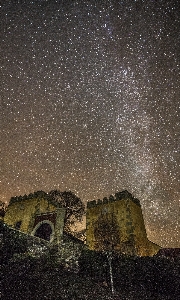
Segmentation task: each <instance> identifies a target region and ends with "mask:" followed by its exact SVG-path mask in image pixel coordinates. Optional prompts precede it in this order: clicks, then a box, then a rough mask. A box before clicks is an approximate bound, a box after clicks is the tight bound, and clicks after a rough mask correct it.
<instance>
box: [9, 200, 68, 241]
mask: <svg viewBox="0 0 180 300" xmlns="http://www.w3.org/2000/svg"><path fill="white" fill-rule="evenodd" d="M64 216H65V209H64V208H58V205H57V204H55V203H51V201H49V200H48V199H47V198H46V197H43V195H39V196H38V195H36V194H35V195H33V194H32V196H31V197H29V196H26V197H15V198H12V199H11V201H10V204H9V206H8V208H7V211H6V214H5V216H4V222H5V223H6V224H7V225H8V226H10V227H13V228H15V229H19V230H20V231H22V232H24V233H27V234H32V235H34V234H35V232H36V231H35V229H36V228H37V229H38V225H41V224H42V223H46V222H47V224H50V225H51V228H52V236H51V239H50V241H54V242H56V243H58V244H59V243H60V241H61V237H62V235H63V227H64Z"/></svg>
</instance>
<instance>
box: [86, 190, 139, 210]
mask: <svg viewBox="0 0 180 300" xmlns="http://www.w3.org/2000/svg"><path fill="white" fill-rule="evenodd" d="M125 199H130V200H132V201H133V202H134V203H135V204H137V205H138V206H140V207H141V204H140V201H139V200H138V199H137V198H134V197H133V196H132V194H131V193H129V192H128V191H126V190H125V191H122V192H117V193H115V196H113V195H110V196H109V198H107V197H104V198H103V199H102V200H101V199H98V200H92V201H88V202H87V208H92V207H95V206H98V205H103V204H108V203H111V202H114V201H120V200H125Z"/></svg>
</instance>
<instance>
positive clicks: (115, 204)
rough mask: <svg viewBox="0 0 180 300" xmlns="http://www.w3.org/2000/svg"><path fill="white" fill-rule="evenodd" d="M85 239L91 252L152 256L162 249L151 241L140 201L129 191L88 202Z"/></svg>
mask: <svg viewBox="0 0 180 300" xmlns="http://www.w3.org/2000/svg"><path fill="white" fill-rule="evenodd" d="M86 236H87V246H88V248H89V249H90V250H97V251H103V250H104V251H107V250H110V251H111V250H116V251H120V252H122V253H126V254H129V255H139V256H152V255H154V254H155V253H157V252H158V250H159V249H160V246H158V245H156V244H154V243H152V242H151V241H149V240H148V238H147V234H146V229H145V225H144V219H143V215H142V210H141V205H140V202H139V200H138V199H136V198H134V197H133V196H132V195H131V194H130V193H129V192H128V191H123V192H119V193H116V194H115V198H114V197H113V196H110V197H109V199H108V198H104V199H103V200H98V201H97V202H96V201H95V200H94V201H90V202H88V204H87V215H86Z"/></svg>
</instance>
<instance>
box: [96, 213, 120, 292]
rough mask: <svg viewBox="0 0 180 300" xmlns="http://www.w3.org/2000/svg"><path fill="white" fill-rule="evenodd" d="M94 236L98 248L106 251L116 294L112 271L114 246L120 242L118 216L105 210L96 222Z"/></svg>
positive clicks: (112, 285)
mask: <svg viewBox="0 0 180 300" xmlns="http://www.w3.org/2000/svg"><path fill="white" fill-rule="evenodd" d="M94 237H95V240H96V242H97V249H98V250H101V251H105V253H106V256H107V260H108V263H109V275H110V282H111V292H112V294H114V282H113V271H112V254H113V250H114V247H115V246H117V245H118V244H120V230H119V226H118V223H117V218H116V216H115V215H114V214H113V213H111V214H109V213H108V212H103V214H101V215H100V216H99V218H98V220H97V221H96V223H95V230H94Z"/></svg>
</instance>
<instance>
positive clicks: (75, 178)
mask: <svg viewBox="0 0 180 300" xmlns="http://www.w3.org/2000/svg"><path fill="white" fill-rule="evenodd" d="M2 2H3V4H2V5H1V7H0V8H1V17H0V22H1V25H0V30H1V31H0V36H1V43H0V51H1V52H0V68H1V73H0V82H1V88H0V91H1V93H0V94H1V118H0V120H1V153H2V161H1V200H3V201H5V202H6V203H8V201H9V199H10V198H11V197H12V196H18V195H24V194H29V193H31V192H34V191H38V190H43V191H46V192H49V191H51V190H53V189H59V190H61V191H64V190H71V191H72V192H74V193H75V194H76V195H77V196H79V197H80V198H81V199H82V200H83V201H84V202H85V203H86V201H87V200H93V199H98V198H100V199H102V198H103V197H105V196H107V197H108V196H109V195H110V194H114V193H115V192H117V191H122V190H124V189H127V190H128V191H129V192H130V193H132V194H133V195H134V196H135V197H137V198H138V199H139V200H140V202H141V205H142V209H143V215H144V219H145V224H146V230H147V234H148V237H149V239H150V240H152V241H153V242H155V243H158V244H159V245H161V246H163V247H180V237H179V233H178V230H179V225H180V224H179V223H178V222H179V220H178V216H179V199H180V173H179V170H180V155H179V152H180V108H179V105H180V101H179V100H180V2H179V0H174V1H173V0H172V1H171V0H169V1H168V0H167V1H164V0H158V1H153V0H144V1H143V0H142V1H139V0H137V1H136V0H122V1H110V0H109V1H108V0H107V1H105V0H104V1H97V0H96V1H93V0H91V1H70V0H69V1H66V0H64V1H63V0H61V1H60V0H57V1H55V0H51V1H50V0H46V1H45V0H35V1H30V0H27V1H25V0H24V1H23V0H22V1H18V0H17V1H15V0H14V1H8V0H6V1H2Z"/></svg>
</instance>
